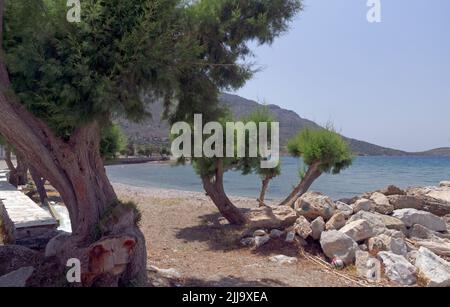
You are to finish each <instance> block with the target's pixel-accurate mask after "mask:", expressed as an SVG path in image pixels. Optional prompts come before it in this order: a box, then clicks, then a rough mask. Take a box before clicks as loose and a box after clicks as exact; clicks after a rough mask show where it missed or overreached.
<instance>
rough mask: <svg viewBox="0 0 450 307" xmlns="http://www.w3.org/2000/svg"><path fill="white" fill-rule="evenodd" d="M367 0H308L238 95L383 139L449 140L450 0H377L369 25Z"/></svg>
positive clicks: (415, 143) (403, 143) (415, 144)
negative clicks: (378, 15)
mask: <svg viewBox="0 0 450 307" xmlns="http://www.w3.org/2000/svg"><path fill="white" fill-rule="evenodd" d="M366 1H367V0H305V1H304V3H305V6H306V8H305V11H304V12H302V13H301V14H300V15H299V16H298V17H297V19H296V20H295V22H294V23H293V24H292V28H291V30H290V32H289V33H288V34H285V35H284V36H283V37H282V38H280V39H278V40H277V41H275V43H274V44H273V45H272V46H270V47H258V48H256V49H255V54H256V59H255V60H256V62H257V64H258V65H259V66H261V67H263V68H264V70H263V71H262V72H259V73H258V74H257V75H256V76H255V78H254V79H253V80H252V81H250V82H248V84H247V85H246V86H245V87H244V88H243V89H241V90H239V91H238V92H237V94H239V95H241V96H243V97H245V98H249V99H254V100H258V101H260V102H261V101H266V102H267V103H273V104H278V105H280V106H282V107H284V108H287V109H291V110H294V111H296V112H297V113H298V114H299V115H300V116H302V117H304V118H308V119H311V120H314V121H316V122H318V123H320V124H324V123H326V122H328V121H330V120H331V121H332V122H334V124H335V126H336V128H337V129H339V130H340V131H341V132H342V133H343V134H344V135H346V136H349V137H353V138H358V139H362V140H365V141H369V142H372V143H375V144H379V145H383V146H388V147H393V148H398V149H403V150H409V151H420V150H426V149H431V148H435V147H443V146H450V1H449V0H381V4H382V20H381V23H373V24H370V23H368V22H367V19H366V14H367V11H368V10H369V8H368V7H367V6H366Z"/></svg>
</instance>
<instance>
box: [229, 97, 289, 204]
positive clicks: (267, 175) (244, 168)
mask: <svg viewBox="0 0 450 307" xmlns="http://www.w3.org/2000/svg"><path fill="white" fill-rule="evenodd" d="M242 120H243V122H245V123H255V124H256V127H257V129H258V135H259V133H260V131H259V130H260V127H261V126H260V123H266V124H267V127H268V131H267V146H268V148H270V147H271V146H272V123H273V122H275V119H274V118H273V116H272V114H270V111H269V109H268V107H267V106H262V107H257V108H256V109H255V110H254V111H253V112H252V113H250V114H249V115H247V116H245V117H244V118H243V119H242ZM249 145H250V138H249V137H247V138H246V148H247V149H246V150H247V151H248V148H249ZM264 156H265V155H263V154H262V153H261V152H260V148H259V146H258V153H257V156H256V157H254V158H251V157H245V158H241V159H239V160H238V167H237V168H238V169H239V170H240V171H241V172H242V174H243V175H247V174H251V173H254V174H256V175H258V176H259V177H260V178H261V192H260V195H259V197H258V202H259V206H260V207H262V206H264V201H265V196H266V193H267V190H268V188H269V184H270V181H271V180H272V179H274V178H276V177H278V176H279V175H280V174H281V164H280V163H278V164H277V165H276V166H275V167H270V168H267V167H262V164H261V161H263V160H264Z"/></svg>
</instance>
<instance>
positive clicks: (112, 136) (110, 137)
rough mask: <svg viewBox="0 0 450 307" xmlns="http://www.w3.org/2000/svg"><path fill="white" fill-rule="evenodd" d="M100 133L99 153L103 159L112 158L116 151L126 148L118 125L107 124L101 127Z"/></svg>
mask: <svg viewBox="0 0 450 307" xmlns="http://www.w3.org/2000/svg"><path fill="white" fill-rule="evenodd" d="M100 135H101V139H100V154H101V156H102V157H103V159H104V160H106V161H108V160H114V159H115V158H117V153H119V152H121V151H123V150H124V149H125V148H126V145H127V144H126V142H127V140H126V137H125V135H124V134H123V132H122V129H121V128H120V127H119V126H118V125H115V124H111V125H107V126H106V127H104V128H102V130H101V134H100Z"/></svg>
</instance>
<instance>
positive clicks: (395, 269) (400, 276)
mask: <svg viewBox="0 0 450 307" xmlns="http://www.w3.org/2000/svg"><path fill="white" fill-rule="evenodd" d="M378 258H379V259H380V260H381V261H382V262H383V265H384V272H385V274H386V277H387V278H388V279H389V280H391V281H394V282H396V283H399V284H401V285H404V286H411V285H414V284H415V283H416V282H417V277H416V268H415V267H414V266H413V265H412V264H411V263H409V262H408V260H406V258H405V257H403V256H401V255H397V254H394V253H391V252H380V253H378Z"/></svg>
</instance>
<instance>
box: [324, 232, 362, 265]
mask: <svg viewBox="0 0 450 307" xmlns="http://www.w3.org/2000/svg"><path fill="white" fill-rule="evenodd" d="M320 245H321V247H322V250H323V252H324V254H325V255H326V256H327V257H328V258H330V259H333V258H335V257H337V258H339V259H341V260H342V261H343V262H344V263H345V264H351V263H353V261H354V260H355V253H356V251H357V250H358V244H357V243H356V242H355V241H354V240H353V239H352V238H350V237H349V236H347V235H346V234H344V233H342V232H340V231H337V230H330V231H324V232H322V236H321V237H320Z"/></svg>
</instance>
